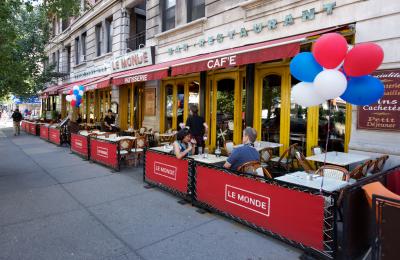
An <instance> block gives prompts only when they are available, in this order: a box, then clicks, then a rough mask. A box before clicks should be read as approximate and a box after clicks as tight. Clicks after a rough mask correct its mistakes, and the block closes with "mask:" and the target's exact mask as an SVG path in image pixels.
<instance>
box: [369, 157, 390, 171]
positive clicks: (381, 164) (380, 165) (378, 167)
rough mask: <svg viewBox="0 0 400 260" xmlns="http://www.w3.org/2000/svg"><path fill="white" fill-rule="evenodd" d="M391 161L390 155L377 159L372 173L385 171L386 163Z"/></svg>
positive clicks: (372, 167) (372, 166)
mask: <svg viewBox="0 0 400 260" xmlns="http://www.w3.org/2000/svg"><path fill="white" fill-rule="evenodd" d="M388 159H389V155H382V156H381V157H379V158H377V159H376V160H375V162H374V164H373V165H371V172H372V173H378V172H381V171H382V170H383V167H385V163H386V161H387V160H388Z"/></svg>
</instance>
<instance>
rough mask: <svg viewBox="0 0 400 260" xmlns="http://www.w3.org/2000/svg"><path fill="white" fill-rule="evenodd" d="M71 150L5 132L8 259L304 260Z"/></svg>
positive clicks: (0, 139) (1, 204) (2, 232)
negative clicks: (87, 159)
mask: <svg viewBox="0 0 400 260" xmlns="http://www.w3.org/2000/svg"><path fill="white" fill-rule="evenodd" d="M143 186H144V184H143V182H142V169H141V168H140V167H139V168H130V169H127V170H123V171H122V172H121V173H112V172H111V171H110V170H109V169H107V168H105V167H102V166H99V165H97V164H93V163H90V162H88V161H84V160H82V159H81V158H80V157H78V156H76V155H74V154H70V151H69V149H68V148H62V147H56V146H55V145H53V144H50V143H47V142H45V141H43V140H41V139H40V138H39V137H34V136H30V135H26V134H25V133H21V136H17V137H14V136H13V132H12V129H10V128H6V129H0V259H40V260H44V259H49V260H55V259H121V260H122V259H163V260H164V259H174V260H177V259H202V260H203V259H243V260H248V259H296V258H298V257H299V256H300V254H301V251H299V250H297V249H295V248H292V247H290V246H287V245H286V244H284V243H281V242H279V241H277V240H275V239H273V238H270V237H267V236H264V235H262V234H260V233H258V232H255V231H253V230H251V229H249V228H247V227H244V226H243V225H240V224H237V223H235V222H232V221H230V220H228V219H226V218H223V217H220V216H217V215H215V214H208V213H207V214H199V213H197V212H196V208H194V207H192V206H191V205H188V204H187V205H180V204H178V203H177V200H178V198H176V197H174V196H173V195H170V194H168V193H166V192H163V191H161V190H159V189H156V188H155V189H145V188H143Z"/></svg>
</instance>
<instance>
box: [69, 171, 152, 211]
mask: <svg viewBox="0 0 400 260" xmlns="http://www.w3.org/2000/svg"><path fill="white" fill-rule="evenodd" d="M63 186H64V187H65V188H66V189H67V190H68V191H69V192H70V193H71V194H72V195H73V196H74V197H75V198H76V199H77V200H78V201H80V202H81V203H82V204H83V205H85V206H93V205H96V204H100V203H104V202H107V201H113V200H116V199H121V198H125V197H128V196H132V195H135V194H139V193H142V192H145V191H146V189H144V188H143V184H139V183H138V182H136V181H135V180H132V178H130V177H129V176H126V175H120V174H118V173H115V174H112V175H109V176H104V177H101V178H94V179H88V180H83V181H80V182H73V183H67V184H63Z"/></svg>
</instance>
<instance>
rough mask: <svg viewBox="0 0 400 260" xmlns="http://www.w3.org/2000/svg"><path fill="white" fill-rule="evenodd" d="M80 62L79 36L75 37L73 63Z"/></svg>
mask: <svg viewBox="0 0 400 260" xmlns="http://www.w3.org/2000/svg"><path fill="white" fill-rule="evenodd" d="M80 62H81V44H80V39H79V37H76V38H75V64H76V65H78V64H79V63H80Z"/></svg>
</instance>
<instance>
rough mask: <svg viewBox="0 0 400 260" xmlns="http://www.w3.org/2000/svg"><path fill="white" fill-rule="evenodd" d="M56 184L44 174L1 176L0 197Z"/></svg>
mask: <svg viewBox="0 0 400 260" xmlns="http://www.w3.org/2000/svg"><path fill="white" fill-rule="evenodd" d="M56 184H57V182H56V181H55V180H54V179H53V178H51V177H50V176H49V175H48V174H47V173H45V172H34V173H30V174H10V175H3V176H0V196H3V195H5V194H9V193H13V192H16V191H24V190H29V189H34V188H41V187H48V186H52V185H56Z"/></svg>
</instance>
